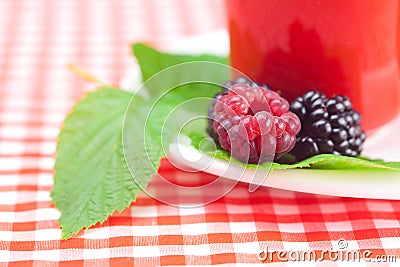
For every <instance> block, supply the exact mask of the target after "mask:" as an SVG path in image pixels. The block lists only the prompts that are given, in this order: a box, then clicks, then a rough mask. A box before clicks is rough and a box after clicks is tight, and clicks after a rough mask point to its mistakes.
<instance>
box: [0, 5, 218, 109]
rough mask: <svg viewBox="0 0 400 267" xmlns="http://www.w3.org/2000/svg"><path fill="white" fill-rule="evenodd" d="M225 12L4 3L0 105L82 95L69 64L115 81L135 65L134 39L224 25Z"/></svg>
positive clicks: (165, 41)
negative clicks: (132, 53)
mask: <svg viewBox="0 0 400 267" xmlns="http://www.w3.org/2000/svg"><path fill="white" fill-rule="evenodd" d="M222 9H223V6H222V3H221V1H218V0H201V1H196V0H168V1H165V0H117V1H107V0H88V1H80V0H57V1H54V0H18V1H12V0H8V1H7V0H2V1H0V90H1V99H0V108H1V107H3V108H4V106H8V105H9V104H10V103H14V102H18V101H14V100H15V99H17V98H18V99H19V98H27V99H30V98H40V100H41V101H44V99H47V98H52V97H53V96H54V98H56V99H62V100H63V102H65V101H66V100H67V99H68V100H70V99H76V97H79V96H80V92H81V90H82V88H86V89H87V87H88V86H89V85H88V84H85V83H84V81H82V79H81V78H79V77H77V76H76V75H75V74H73V73H71V72H70V71H68V70H67V69H66V64H67V63H74V64H76V65H79V66H82V67H83V68H85V69H86V70H88V71H89V72H90V73H92V74H94V75H95V76H96V77H98V78H99V79H101V80H103V81H106V82H108V83H112V84H117V83H118V82H119V80H120V78H121V76H122V75H123V74H124V71H125V70H126V68H127V67H128V66H129V65H131V64H134V59H133V57H132V56H131V49H130V45H131V44H132V43H134V42H139V41H141V42H142V41H143V42H147V43H150V44H152V45H155V46H156V47H158V48H163V47H166V46H167V45H169V44H170V43H172V42H176V41H177V40H179V39H180V38H182V37H184V36H190V35H193V34H199V33H205V32H209V31H213V30H216V29H219V28H222V27H224V24H225V18H224V12H223V11H222ZM10 101H11V102H10ZM12 105H14V104H12ZM24 106H26V105H24Z"/></svg>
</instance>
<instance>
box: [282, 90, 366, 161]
mask: <svg viewBox="0 0 400 267" xmlns="http://www.w3.org/2000/svg"><path fill="white" fill-rule="evenodd" d="M290 110H291V111H292V112H293V113H295V114H296V115H297V116H298V117H299V118H300V120H301V125H302V128H301V131H300V133H299V134H298V135H297V138H296V145H295V147H294V148H293V150H292V151H291V152H290V154H292V155H294V156H295V157H296V159H297V160H298V161H300V160H303V159H306V158H309V157H311V156H314V155H318V154H337V155H344V156H351V157H356V156H358V155H360V153H361V150H362V146H363V143H364V141H365V138H366V134H365V132H364V131H363V130H362V128H361V126H360V121H361V116H360V114H359V113H358V112H357V111H355V110H354V109H353V108H352V104H351V101H350V100H349V99H348V98H347V97H346V96H343V95H337V96H334V97H332V98H327V97H326V96H325V95H324V94H321V93H319V92H317V91H309V92H307V93H305V94H304V95H303V96H301V97H298V98H296V99H295V100H294V101H293V102H292V103H291V106H290Z"/></svg>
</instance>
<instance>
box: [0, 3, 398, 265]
mask: <svg viewBox="0 0 400 267" xmlns="http://www.w3.org/2000/svg"><path fill="white" fill-rule="evenodd" d="M224 21H225V17H224V12H223V7H222V5H221V3H220V2H219V1H217V0H118V1H106V0H99V1H91V0H88V1H80V0H15V1H12V0H0V266H29V265H34V266H64V265H70V266H80V265H82V264H84V265H87V266H92V265H96V266H103V265H114V266H124V265H126V266H159V265H161V266H176V265H214V264H225V265H226V266H233V265H234V264H238V265H241V264H245V263H248V264H250V265H252V266H253V265H258V264H260V265H263V264H265V263H266V262H269V259H268V260H266V261H264V262H263V261H261V260H260V259H259V257H260V256H261V257H262V256H263V255H264V254H261V255H260V254H259V253H260V252H261V251H263V250H264V251H267V250H268V251H269V252H272V251H287V252H290V251H315V252H318V253H319V254H321V252H322V251H324V250H332V251H334V250H340V249H341V247H340V246H341V244H342V245H343V242H344V244H345V245H346V246H345V248H344V250H360V251H364V250H370V251H371V253H372V255H371V257H375V256H379V255H380V256H386V257H388V256H391V255H394V256H397V257H400V201H380V200H368V199H352V198H339V197H327V196H319V195H311V194H303V193H295V192H289V191H283V190H277V189H269V188H262V189H259V190H258V191H256V192H255V193H252V194H250V193H248V191H247V186H246V185H243V184H238V185H237V186H236V187H235V188H234V189H233V190H232V191H231V192H230V193H229V194H227V195H226V196H225V197H223V198H221V199H219V200H217V201H215V202H214V203H212V204H209V205H205V206H201V207H197V208H190V209H187V208H177V207H173V206H169V205H165V204H162V203H160V202H157V201H156V200H154V199H152V198H151V197H149V196H147V195H146V194H141V195H140V196H139V198H138V200H137V202H136V203H134V204H132V205H131V207H130V208H128V209H126V210H125V211H123V212H121V213H116V214H114V215H113V216H111V217H110V218H109V219H108V220H107V221H106V222H104V223H103V224H102V225H100V224H98V225H96V226H95V227H93V228H91V229H88V230H84V231H82V232H81V233H79V234H78V235H76V236H75V237H74V238H71V239H69V240H66V241H60V237H61V231H60V229H59V226H58V223H57V219H58V217H59V215H60V214H59V212H58V211H57V209H56V208H55V207H54V205H53V204H52V203H51V201H50V196H49V194H50V190H51V187H52V184H53V164H54V159H55V146H56V139H57V134H58V132H59V130H60V126H61V123H62V120H63V118H64V116H65V115H66V114H67V113H68V112H69V111H70V108H71V107H72V105H73V103H74V102H75V101H77V100H78V99H79V98H81V97H82V95H83V92H84V91H87V90H92V89H93V85H91V84H89V83H86V82H84V81H82V80H81V79H80V78H78V77H77V76H76V75H75V74H72V73H70V72H69V71H68V70H67V69H66V64H67V63H71V62H72V63H75V64H77V65H81V66H83V67H84V68H85V69H87V70H89V71H90V72H91V73H93V74H94V75H95V76H97V77H99V79H101V80H103V81H107V82H109V83H113V84H117V83H118V82H119V80H120V79H121V77H122V75H123V74H124V72H125V70H126V68H127V67H128V66H130V65H132V64H135V61H134V59H133V57H132V56H131V51H130V44H131V43H133V42H135V41H146V42H148V43H152V44H154V45H155V46H157V47H160V48H162V47H164V46H166V45H168V44H169V43H171V42H173V41H174V40H176V39H177V38H180V37H183V36H187V35H190V34H198V33H204V32H208V31H211V30H215V29H219V28H222V27H224V25H225V23H224ZM161 172H163V173H164V175H169V176H170V177H172V178H174V177H175V178H179V177H185V179H200V180H202V179H206V178H210V177H209V175H208V174H205V173H191V174H189V173H185V172H182V171H179V170H177V169H175V168H173V167H171V166H168V164H166V163H165V162H164V164H163V167H162V170H161ZM399 190H400V189H399ZM341 239H343V240H341ZM339 240H341V242H342V243H340V242H339V243H338V241H339ZM344 240H345V241H344ZM275 256H276V255H275ZM325 258H327V256H326V255H325ZM391 260H392V261H393V259H391ZM273 261H274V262H279V261H280V260H279V259H277V258H276V257H275V258H274V260H273ZM383 261H384V259H383ZM328 262H329V259H327V260H326V261H325V262H324V263H323V264H324V265H322V266H325V265H326V264H327V263H328ZM397 262H398V263H397V264H400V263H399V262H400V259H397ZM302 264H305V263H302ZM312 264H314V262H312ZM334 264H335V265H342V264H345V263H343V262H340V261H337V262H336V263H334ZM364 265H366V264H364V263H362V265H361V266H364ZM385 265H386V266H396V265H395V264H394V263H391V264H389V263H385V264H383V265H382V266H385ZM301 266H303V265H301ZM371 266H375V263H374V264H372V265H371Z"/></svg>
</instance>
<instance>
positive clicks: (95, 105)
mask: <svg viewBox="0 0 400 267" xmlns="http://www.w3.org/2000/svg"><path fill="white" fill-rule="evenodd" d="M131 97H132V94H130V93H127V92H124V91H121V90H115V89H110V88H103V89H100V90H98V91H96V92H93V93H89V94H88V95H87V96H86V97H85V98H84V99H83V100H82V101H81V102H79V103H78V104H77V105H76V106H75V107H74V109H73V111H72V113H71V114H69V115H68V117H67V118H66V119H65V122H64V126H63V128H62V130H61V133H60V135H59V140H58V146H57V159H56V163H55V170H56V172H55V176H54V186H53V189H52V192H51V196H52V200H53V202H54V203H55V205H56V206H57V208H58V209H59V210H60V211H61V217H60V219H59V222H60V225H61V227H62V233H63V235H62V238H64V239H66V238H69V237H71V236H72V235H73V234H75V233H77V232H78V231H79V230H81V229H82V228H84V227H86V228H87V227H90V226H92V225H94V224H96V223H97V222H100V223H101V222H103V221H105V220H106V219H107V217H108V216H109V215H110V214H112V213H113V212H114V211H116V210H118V211H122V210H123V209H124V208H126V207H127V206H129V204H130V203H131V202H132V201H133V200H134V199H135V197H136V194H137V192H138V190H139V187H138V185H137V184H136V183H135V182H134V181H133V180H132V177H131V175H130V173H129V170H128V168H127V166H126V164H125V159H124V155H123V151H122V123H123V118H124V114H125V110H126V108H127V106H128V103H129V101H130V99H131Z"/></svg>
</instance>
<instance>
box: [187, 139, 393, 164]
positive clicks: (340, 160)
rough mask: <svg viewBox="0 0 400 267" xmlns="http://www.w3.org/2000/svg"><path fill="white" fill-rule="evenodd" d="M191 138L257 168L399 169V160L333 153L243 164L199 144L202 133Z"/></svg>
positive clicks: (212, 153)
mask: <svg viewBox="0 0 400 267" xmlns="http://www.w3.org/2000/svg"><path fill="white" fill-rule="evenodd" d="M189 137H190V138H191V140H192V145H193V146H194V147H195V148H196V149H198V150H199V151H201V152H202V153H205V154H207V155H210V156H213V157H215V158H217V159H222V160H228V161H229V160H231V161H232V162H233V163H235V164H237V165H239V166H242V167H244V168H257V169H259V170H265V169H267V170H269V169H270V170H285V169H295V168H313V169H325V170H391V171H400V162H385V161H383V160H371V159H368V158H364V157H363V158H362V157H359V158H353V157H346V156H339V155H333V154H322V155H316V156H313V157H311V158H308V159H305V160H303V161H300V162H297V163H293V164H281V163H277V162H273V163H272V165H271V164H268V163H266V164H264V165H257V164H245V163H242V162H240V161H238V160H236V159H234V158H231V156H230V154H229V153H228V152H227V151H225V150H223V149H222V148H221V147H218V146H217V148H216V149H215V146H210V145H205V146H204V145H201V144H202V143H203V142H202V141H203V140H204V139H206V138H207V137H206V136H205V135H204V134H201V133H198V132H192V133H191V134H189Z"/></svg>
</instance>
